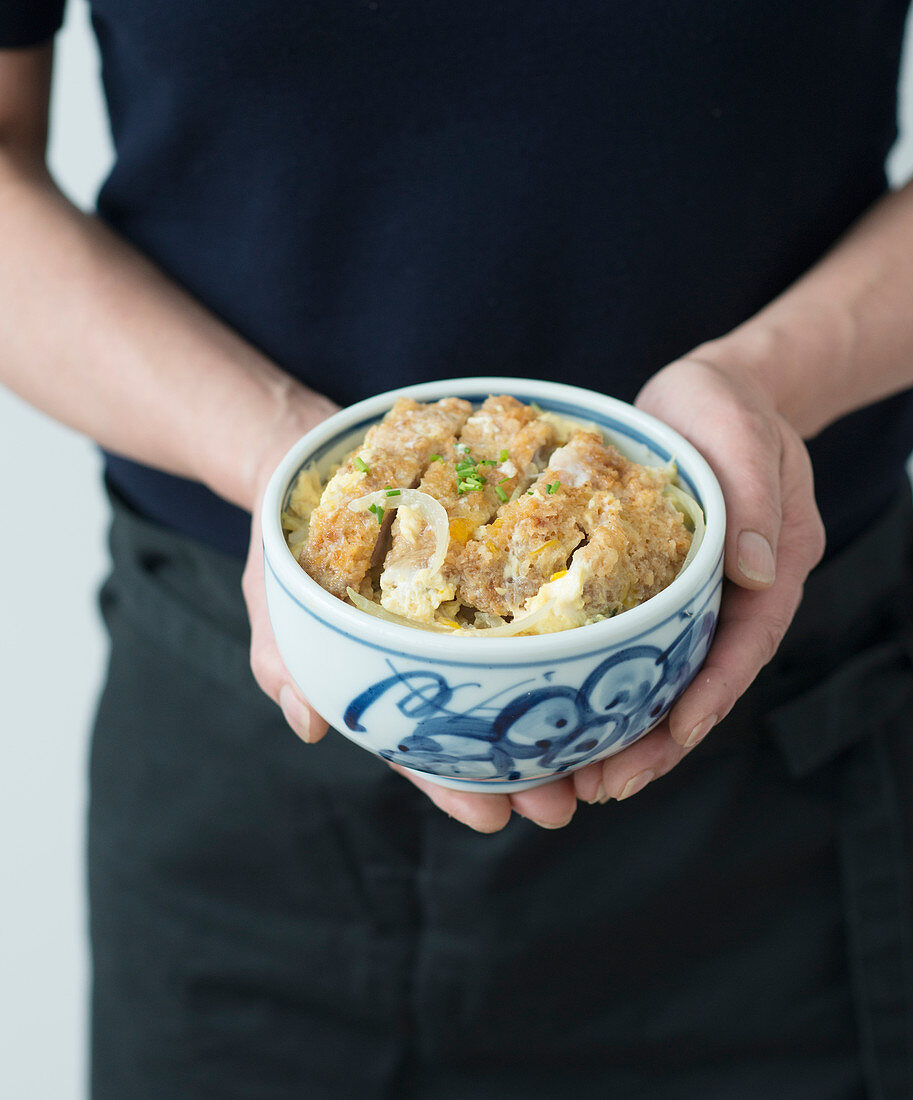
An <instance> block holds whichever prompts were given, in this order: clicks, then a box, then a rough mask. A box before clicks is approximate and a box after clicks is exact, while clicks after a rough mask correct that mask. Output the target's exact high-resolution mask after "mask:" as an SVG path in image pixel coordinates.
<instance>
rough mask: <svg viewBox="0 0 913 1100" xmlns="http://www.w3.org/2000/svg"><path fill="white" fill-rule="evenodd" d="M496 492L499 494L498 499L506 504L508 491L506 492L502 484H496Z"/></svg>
mask: <svg viewBox="0 0 913 1100" xmlns="http://www.w3.org/2000/svg"><path fill="white" fill-rule="evenodd" d="M495 492H496V493H497V494H498V499H499V500H502V501H503V502H504V503H505V504H506V503H507V493H505V492H504V490H503V489H502V488H501V486H500V485H496V486H495Z"/></svg>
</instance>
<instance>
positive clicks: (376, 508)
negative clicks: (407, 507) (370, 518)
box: [368, 504, 384, 527]
mask: <svg viewBox="0 0 913 1100" xmlns="http://www.w3.org/2000/svg"><path fill="white" fill-rule="evenodd" d="M368 511H369V512H373V513H374V515H375V516H377V526H378V527H379V526H380V525H381V524H382V523H383V522H384V510H383V508H381V506H380V505H379V504H372V505H371V507H370V508H369V509H368Z"/></svg>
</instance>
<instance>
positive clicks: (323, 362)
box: [0, 0, 913, 554]
mask: <svg viewBox="0 0 913 1100" xmlns="http://www.w3.org/2000/svg"><path fill="white" fill-rule="evenodd" d="M61 3H62V0H6V3H5V4H4V6H3V8H2V11H0V43H7V44H11V45H24V44H28V43H29V42H37V41H40V40H41V39H42V38H43V37H47V36H48V35H49V34H51V33H53V31H54V29H55V28H56V26H57V25H58V23H59V11H60V7H61ZM907 6H908V0H880V2H879V0H845V2H844V3H841V4H829V3H825V2H824V0H818V2H816V3H803V4H784V3H783V2H782V0H752V2H750V3H749V2H748V0H734V2H732V0H731V2H727V3H720V2H719V0H664V2H662V3H659V2H657V3H641V4H628V3H620V2H618V3H608V2H605V0H603V2H597V0H578V2H576V3H573V4H567V3H560V4H559V3H556V2H555V0H541V2H539V3H534V4H530V3H528V2H526V0H524V2H522V3H521V2H520V0H463V2H462V3H460V4H452V3H443V2H442V0H308V2H307V3H300V4H290V3H288V2H287V0H281V2H280V0H259V2H258V3H252V2H251V0H196V2H194V3H187V2H186V0H132V2H131V3H129V4H125V3H123V2H122V0H92V13H93V21H94V26H95V30H96V33H97V36H98V41H99V44H100V47H101V53H102V59H103V76H104V84H105V90H106V94H107V98H108V105H109V109H110V115H111V122H112V128H113V134H114V141H115V146H116V152H117V159H116V163H115V165H114V168H113V170H112V172H111V174H110V176H109V177H108V179H107V181H106V182H105V184H104V186H103V188H102V191H101V194H100V196H99V200H98V211H99V214H100V216H101V217H102V218H104V219H105V220H106V221H107V222H108V223H110V224H111V225H112V226H113V227H114V228H115V229H116V230H118V231H119V232H120V233H121V234H122V235H123V236H124V237H126V238H127V239H128V240H130V241H132V242H133V243H134V244H135V245H136V246H137V247H139V248H140V249H142V250H143V251H144V252H145V253H147V254H148V255H149V256H151V257H152V258H153V259H154V260H155V261H156V262H157V263H158V264H159V265H160V266H161V267H162V268H163V269H164V270H165V271H166V272H168V273H169V274H170V275H172V276H173V277H174V278H175V279H176V280H177V281H178V282H180V283H181V284H182V285H183V286H185V287H186V288H187V289H188V290H189V291H190V292H191V293H192V294H194V295H195V296H196V297H197V298H199V299H200V300H201V301H202V302H204V303H205V304H206V305H207V306H209V307H210V308H211V309H212V310H214V311H215V312H216V313H217V314H218V315H219V316H221V317H222V318H224V320H225V321H226V322H227V323H228V324H229V325H231V326H233V327H234V328H235V329H237V330H238V331H239V332H240V333H242V334H243V335H244V336H245V337H247V338H248V339H249V340H250V341H252V342H253V343H255V344H256V345H257V346H258V347H260V348H261V349H263V350H264V351H265V352H266V353H267V354H268V355H270V356H271V357H272V358H273V359H274V360H275V361H276V362H277V363H278V364H280V365H281V366H282V367H283V368H285V369H286V370H287V371H289V372H291V373H292V374H294V375H296V376H297V377H299V378H301V379H303V380H304V381H305V382H307V383H308V384H309V385H311V386H313V387H314V388H316V389H318V390H322V391H323V392H325V393H327V394H328V395H329V396H330V397H332V398H333V399H334V400H336V401H338V402H340V403H342V404H347V403H350V402H352V401H355V400H357V399H359V398H362V397H365V396H367V395H369V394H371V393H374V392H377V391H378V390H382V389H387V388H390V387H392V386H397V385H404V384H407V383H410V382H418V381H424V380H428V379H434V378H445V377H449V376H454V375H466V374H506V375H511V376H523V375H528V376H533V377H541V378H551V379H558V380H561V381H567V382H574V383H577V384H579V385H583V386H589V387H592V388H594V389H599V390H602V391H605V392H607V393H611V394H614V395H615V396H618V397H621V398H623V399H625V400H631V399H632V398H633V397H634V395H635V394H636V392H637V390H638V389H639V387H640V386H641V385H642V384H643V382H644V381H645V380H646V379H647V378H648V377H649V376H650V375H651V374H652V373H654V372H655V371H656V370H657V369H658V368H660V367H661V366H662V365H663V364H664V363H666V362H668V361H669V360H671V359H673V358H675V357H676V356H678V355H680V354H682V353H684V352H686V351H688V350H689V349H690V348H691V347H693V346H694V345H695V344H697V343H699V342H701V341H703V340H706V339H709V338H712V337H715V336H719V335H721V334H723V333H725V332H727V331H728V330H729V329H731V328H732V327H733V326H735V325H737V324H739V323H740V322H742V321H743V320H745V319H746V318H748V317H749V316H751V314H753V313H754V312H755V311H756V310H758V309H759V308H760V307H761V306H763V305H764V304H765V303H767V302H768V301H769V300H770V299H771V298H772V297H774V296H775V295H776V294H777V293H778V292H780V291H781V290H783V289H784V287H786V286H787V285H788V284H789V283H790V282H791V281H792V280H794V279H795V278H796V277H797V276H799V275H800V274H801V273H802V272H803V271H804V270H806V269H807V268H808V267H809V265H811V264H812V263H813V262H814V261H815V260H816V259H818V258H819V257H820V256H821V254H822V253H823V252H824V251H825V250H826V249H827V248H828V247H829V246H830V245H831V244H832V243H833V242H834V241H835V239H836V238H837V237H838V236H839V235H840V234H841V233H842V232H843V231H844V230H845V229H846V228H847V227H848V226H849V225H850V224H851V223H852V222H853V221H854V219H856V218H857V217H858V216H859V215H860V214H861V213H862V212H863V211H864V210H865V209H866V208H867V207H868V206H869V205H870V204H871V203H872V202H874V201H875V200H876V199H877V198H878V197H879V195H881V194H882V193H883V191H884V189H885V187H886V183H885V176H884V161H885V156H886V154H887V152H888V150H889V149H890V147H891V144H892V142H893V140H894V138H895V106H896V84H897V71H898V64H899V54H900V45H901V38H902V32H903V23H904V17H905V15H906V10H907ZM187 369H188V370H192V369H193V365H192V364H188V365H187ZM202 412H203V410H201V413H202ZM911 446H913V395H911V394H909V393H907V394H905V395H902V396H899V397H895V398H893V399H891V400H888V401H884V402H881V403H879V404H877V405H874V406H872V407H870V408H868V409H866V410H864V411H862V412H859V413H856V414H854V415H851V416H849V417H847V418H845V419H844V420H842V421H840V422H839V423H837V424H835V425H833V426H832V427H831V428H829V429H828V430H827V431H825V432H824V433H823V434H822V435H821V436H820V437H819V438H817V439H816V440H814V441H813V442H812V443H811V451H812V456H813V460H814V464H815V471H816V479H817V491H818V498H819V503H820V505H821V508H822V512H823V514H824V517H825V521H826V524H827V527H828V533H829V538H830V545H831V549H832V550H833V548H835V547H836V546H839V545H840V544H842V543H843V542H845V541H846V540H847V539H848V538H849V537H850V536H851V535H852V534H853V533H854V532H855V531H857V530H858V529H860V528H861V527H862V526H864V525H865V524H866V523H867V522H868V521H869V520H870V519H871V518H872V517H873V516H874V515H875V514H876V513H877V512H878V511H879V510H880V509H881V508H882V507H883V506H884V504H885V502H886V501H887V499H888V498H889V497H890V496H891V494H892V493H893V492H894V491H895V490H896V488H897V486H898V485H899V484H900V482H901V479H902V477H903V464H904V460H905V458H906V456H907V454H908V452H909V451H910V449H911ZM108 469H109V474H110V477H111V479H112V480H113V482H114V483H115V484H116V485H117V486H118V487H119V488H120V489H121V491H122V492H123V493H124V494H125V495H126V496H127V497H128V499H129V500H131V501H133V503H134V504H136V505H137V506H138V507H139V508H140V509H141V510H142V511H143V512H145V513H146V514H148V515H150V516H152V517H154V518H156V519H158V520H161V521H162V522H164V523H167V524H170V525H171V526H173V527H175V528H178V529H180V530H183V531H186V532H189V533H191V534H194V535H196V536H199V537H201V538H204V539H206V540H207V541H209V542H211V543H214V544H215V545H218V546H220V547H222V548H224V549H227V550H230V551H231V552H233V553H238V554H240V553H243V552H244V549H245V546H246V540H247V529H248V517H247V516H245V514H244V513H242V512H240V511H239V510H237V509H235V508H232V507H231V506H229V505H228V504H226V503H225V502H223V501H221V500H219V499H217V498H216V497H215V496H213V495H212V494H211V493H209V492H208V491H207V490H206V489H204V488H203V487H202V486H199V485H196V484H193V483H190V482H186V481H181V480H180V479H177V478H174V477H171V476H168V475H166V474H163V473H160V472H157V471H153V470H150V469H147V468H145V467H142V466H138V465H136V464H135V463H132V462H128V461H125V460H124V459H122V458H117V457H109V459H108Z"/></svg>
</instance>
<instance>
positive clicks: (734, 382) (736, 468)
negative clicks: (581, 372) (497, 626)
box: [573, 352, 824, 802]
mask: <svg viewBox="0 0 913 1100" xmlns="http://www.w3.org/2000/svg"><path fill="white" fill-rule="evenodd" d="M695 354H696V355H699V354H700V353H699V352H698V353H695ZM636 404H637V406H638V408H641V409H643V410H644V411H645V412H649V413H652V414H653V415H654V416H656V417H658V418H659V419H660V420H663V421H664V422H665V423H667V424H669V425H670V426H671V427H673V428H675V429H676V430H677V431H678V432H680V433H681V434H682V435H683V436H685V438H686V439H688V440H689V441H690V442H691V443H693V444H694V445H695V447H697V449H698V450H699V451H700V452H701V453H702V454H703V456H704V457H705V458H706V459H707V461H708V462H709V463H710V465H711V467H712V468H713V471H714V473H715V474H716V476H717V479H718V480H719V482H720V486H721V488H722V490H723V496H724V498H725V501H726V513H727V523H726V547H725V575H726V577H727V579H728V581H729V582H730V583H728V584H727V585H725V587H724V591H723V599H722V606H721V608H720V618H719V622H718V625H717V632H716V637H715V639H714V642H713V645H712V646H711V649H710V652H709V654H708V656H707V659H706V661H705V662H704V664H703V666H702V668H701V669H700V671H699V672H698V674H697V676H696V678H695V679H694V681H693V682H692V683H691V685H690V686H689V687H688V688H687V689H686V691H685V692H684V694H683V695H682V697H681V698H680V699H679V700H678V702H677V703H676V704H675V706H674V707H673V708H672V710H671V712H670V713H669V715H668V717H667V718H666V719H665V721H663V722H662V723H661V724H660V725H659V726H658V727H657V728H656V729H655V730H653V731H651V732H650V733H649V734H647V736H646V737H643V738H641V740H639V741H637V742H635V743H634V744H633V745H631V746H629V747H628V748H626V749H624V750H623V751H622V752H620V753H618V754H617V755H615V756H610V757H608V758H607V759H606V760H603V761H599V762H597V763H595V764H590V765H588V766H587V767H585V768H582V769H580V770H579V771H578V772H576V773H575V774H574V776H573V780H574V787H575V790H576V792H577V794H578V796H579V797H580V798H582V799H583V800H584V801H586V802H596V801H598V802H605V801H606V800H607V799H609V798H616V799H623V798H628V797H630V796H631V795H633V794H636V793H637V792H638V791H640V790H642V789H643V788H644V787H645V786H646V785H647V784H648V783H649V782H651V781H652V780H653V779H655V778H657V777H658V776H661V775H665V774H666V773H667V772H668V771H670V770H671V769H672V768H674V767H675V765H676V764H678V763H679V761H680V760H682V759H683V757H684V756H686V755H687V753H688V752H690V751H691V749H693V748H694V746H695V745H697V744H698V743H699V742H700V741H701V740H702V739H703V738H704V737H705V736H706V735H707V734H708V733H709V732H710V730H711V729H712V728H713V727H714V726H715V725H716V724H717V723H718V722H719V721H721V720H722V719H723V718H724V717H725V716H726V715H727V714H728V713H729V711H730V710H731V709H732V706H733V704H734V703H735V701H736V700H737V699H738V698H739V696H740V695H742V693H743V692H744V691H745V690H746V689H747V688H748V686H749V685H750V684H751V683H752V681H753V680H754V678H755V677H756V676H757V674H758V672H760V670H761V669H762V668H763V666H764V665H765V664H766V663H767V662H768V661H769V660H770V659H771V657H772V656H773V655H774V653H775V652H776V650H777V648H778V646H779V645H780V642H781V641H782V639H783V635H784V634H785V633H786V629H787V627H788V626H789V624H790V622H791V621H792V618H793V615H794V614H795V612H796V608H797V607H798V605H799V601H800V600H801V598H802V587H803V584H804V582H805V578H806V577H807V576H808V574H809V572H810V571H811V570H812V568H813V567H814V566H815V565H816V564H817V562H818V561H819V560H820V559H821V555H822V554H823V552H824V527H823V524H822V522H821V517H820V516H819V514H818V509H817V506H816V504H815V497H814V490H813V485H812V469H811V462H810V460H809V457H808V452H807V450H806V448H805V445H804V443H803V442H802V440H801V439H800V437H799V435H798V434H797V433H796V432H795V431H794V430H793V428H792V427H791V426H790V425H789V423H787V421H786V420H785V419H784V418H783V417H782V416H781V415H780V414H779V413H778V412H777V409H776V408H775V406H774V403H773V401H772V400H771V398H770V397H769V396H768V394H767V393H766V392H765V389H764V386H763V383H762V381H761V379H760V376H759V375H757V374H753V373H747V372H746V373H739V372H737V371H735V370H729V369H727V367H726V365H715V364H714V363H712V362H709V361H704V360H703V359H701V358H691V357H686V358H685V359H681V360H678V361H676V362H674V363H672V364H670V365H669V366H667V367H665V368H664V369H663V370H661V371H660V372H659V373H658V374H656V375H654V376H653V378H652V379H650V381H649V382H648V383H647V384H646V385H645V386H644V388H643V389H642V390H641V392H640V394H639V395H638V398H637V401H636Z"/></svg>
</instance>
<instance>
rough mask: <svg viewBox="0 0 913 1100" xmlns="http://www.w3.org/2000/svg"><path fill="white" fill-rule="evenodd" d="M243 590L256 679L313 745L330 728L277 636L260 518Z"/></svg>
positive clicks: (251, 547)
mask: <svg viewBox="0 0 913 1100" xmlns="http://www.w3.org/2000/svg"><path fill="white" fill-rule="evenodd" d="M255 515H256V511H255ZM241 588H242V590H243V592H244V600H245V602H246V604H247V613H248V617H249V619H250V667H251V671H252V672H253V674H254V679H255V680H256V681H257V683H258V685H259V686H260V688H261V690H262V691H263V692H264V693H265V694H266V695H268V696H269V697H270V699H272V700H273V702H274V703H277V704H278V705H279V707H280V709H281V710H282V713H283V715H284V716H285V720H286V722H288V724H289V725H290V726H291V727H292V729H293V730H294V731H295V733H297V734H298V736H299V737H300V738H301V739H302V741H307V742H308V743H309V744H311V743H313V742H315V741H319V740H320V739H321V738H322V737H323V735H324V734H325V733H326V732H327V729H328V728H329V727H328V725H327V723H326V721H324V719H323V718H321V716H320V715H319V714H318V713H317V711H316V710H314V708H313V707H312V706H311V705H310V703H308V701H307V700H306V699H305V698H304V696H303V695H302V694H301V692H300V691H299V690H298V688H297V687H296V685H295V683H294V681H293V680H292V676H291V673H290V672H289V671H288V669H287V668H286V667H285V662H284V661H283V660H282V656H281V654H280V653H279V647H278V646H277V645H276V639H275V637H274V636H273V628H272V626H271V625H270V621H269V612H268V610H267V606H266V589H265V587H264V582H263V544H262V542H261V539H260V530H259V523H258V521H257V520H256V519H255V521H254V524H253V530H252V534H251V544H250V552H249V555H248V559H247V564H246V565H245V567H244V575H243V577H242V580H241Z"/></svg>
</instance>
